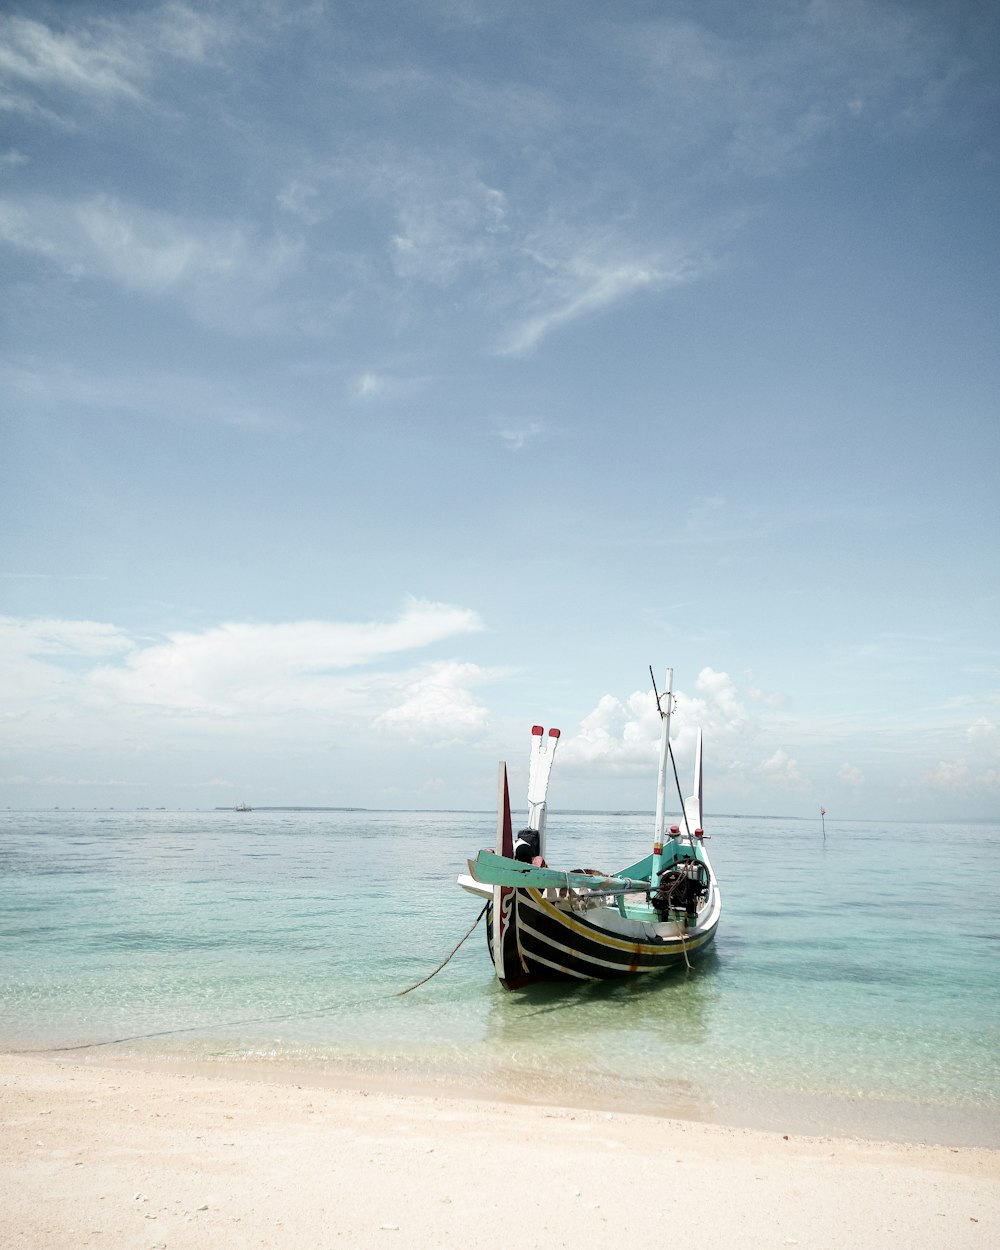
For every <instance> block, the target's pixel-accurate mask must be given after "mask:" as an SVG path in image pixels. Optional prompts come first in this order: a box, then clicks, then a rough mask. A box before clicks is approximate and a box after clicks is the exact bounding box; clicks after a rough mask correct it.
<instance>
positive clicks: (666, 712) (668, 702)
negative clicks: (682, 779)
mask: <svg viewBox="0 0 1000 1250" xmlns="http://www.w3.org/2000/svg"><path fill="white" fill-rule="evenodd" d="M649 675H650V677H651V678H652V681H653V695H654V696H655V698H656V706H657V709H658V710H659V713H660V768H659V771H658V773H657V775H656V821H655V824H654V826H653V863H652V867H651V868H650V872H649V888H650V891H653V890H655V889H656V888H657V885H658V884H659V880H660V865H661V864H662V862H663V834H664V829H665V826H666V822H667V756H668V755H669V754H670V712H671V710H672V707H673V687H674V670H673V669H672V668H668V669H667V683H666V685H667V688H666V690H665V691H664V693H663V694H662V695H660V694H657V691H656V678H655V677H653V668H652V665H650V669H649Z"/></svg>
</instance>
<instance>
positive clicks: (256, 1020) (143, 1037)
mask: <svg viewBox="0 0 1000 1250" xmlns="http://www.w3.org/2000/svg"><path fill="white" fill-rule="evenodd" d="M488 906H489V904H488V903H487V904H484V905H483V910H482V911H481V912H480V913H479V915H478V916H477V917H476V918H475V920H474V921H473V922H472V924H471V925H470V926H469V928H468V929H467V930H466V932H465V934H464V935H463V936H462V938H461V939H460V940H459V941H458V942H457V943H456V944H455V945H454V946H453V947H452V949H451V950H450V951H449V952H448V954H447V956H446V957H445V959H443V960H442V962H441V963H439V964H438V966H437V967H436V968H435V969H434V971H433V972H429V973H428V974H427V976H425V977H421V978H420V980H419V981H414V983H413V984H412V985H408V986H407V987H406V989H405V990H394V991H393V993H391V994H375V995H373V996H372V997H370V998H358V999H355V1000H354V1001H353V1002H349V1003H345V1002H344V1000H343V999H337V1001H336V1002H331V1003H325V1004H324V1005H323V1006H321V1007H313V1008H311V1009H310V1010H309V1011H287V1012H283V1013H282V1014H281V1015H276V1016H250V1017H249V1018H247V1019H245V1020H222V1021H215V1022H214V1023H210V1024H190V1025H185V1026H184V1027H183V1028H179V1029H158V1030H156V1031H155V1032H153V1033H133V1034H132V1035H131V1036H129V1037H109V1038H105V1039H104V1040H103V1041H100V1042H78V1043H77V1044H76V1045H73V1046H36V1047H30V1048H27V1049H23V1050H10V1051H8V1052H7V1053H8V1054H10V1055H55V1054H63V1053H65V1052H67V1051H73V1050H96V1049H97V1048H98V1047H100V1046H118V1045H121V1044H122V1043H124V1042H144V1041H148V1040H149V1039H150V1038H153V1037H175V1036H176V1035H177V1034H178V1033H203V1032H204V1031H205V1030H206V1029H233V1028H237V1027H238V1026H240V1025H244V1024H278V1023H280V1022H281V1021H283V1020H308V1019H309V1018H310V1017H315V1016H324V1015H326V1014H327V1013H328V1012H331V1011H340V1010H343V1009H344V1008H346V1007H361V1006H363V1005H364V1004H365V1003H374V1002H378V1001H379V1000H380V999H386V998H402V997H403V995H404V994H409V993H410V991H411V990H415V989H417V988H418V987H419V986H421V985H425V984H426V983H427V982H428V981H429V980H430V979H431V977H436V976H437V974H438V973H439V972H440V971H441V969H442V968H444V967H445V966H446V965H447V964H449V963H450V962H451V960H452V959H453V957H454V956H455V955H456V954H457V953H458V950H459V947H461V946H462V944H463V943H464V942H467V941H468V940H469V938H470V937H471V936H472V934H473V932H474V931H475V928H476V925H478V924H479V922H480V920H482V918H483V916H485V915H486V908H487V907H488Z"/></svg>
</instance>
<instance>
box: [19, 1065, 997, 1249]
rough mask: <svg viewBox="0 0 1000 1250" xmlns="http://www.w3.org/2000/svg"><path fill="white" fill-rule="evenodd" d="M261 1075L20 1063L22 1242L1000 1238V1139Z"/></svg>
mask: <svg viewBox="0 0 1000 1250" xmlns="http://www.w3.org/2000/svg"><path fill="white" fill-rule="evenodd" d="M291 1075H292V1074H291V1073H287V1072H286V1073H285V1074H284V1076H285V1077H290V1076H291ZM253 1076H254V1078H256V1079H248V1077H247V1074H246V1073H243V1074H240V1073H236V1072H233V1071H229V1072H227V1073H225V1074H223V1073H221V1072H198V1073H195V1072H181V1071H169V1072H164V1071H154V1070H150V1069H148V1068H145V1067H141V1066H124V1065H119V1064H117V1063H106V1062H103V1061H102V1062H101V1063H82V1062H80V1061H79V1060H78V1059H69V1058H65V1057H58V1058H57V1057H53V1056H24V1055H2V1056H0V1102H2V1107H3V1114H2V1116H0V1209H2V1210H3V1212H4V1215H3V1217H2V1224H3V1226H4V1229H5V1240H6V1242H7V1244H11V1245H23V1246H31V1247H32V1250H56V1248H57V1247H58V1248H60V1250H61V1248H62V1247H64V1246H69V1245H73V1246H105V1245H121V1246H137V1247H150V1248H153V1247H169V1250H202V1248H203V1247H208V1246H212V1247H216V1248H218V1247H223V1248H229V1247H233V1248H234V1250H235V1248H236V1247H242V1246H248V1247H249V1246H251V1245H253V1246H261V1245H263V1246H271V1247H285V1246H287V1247H297V1246H303V1245H316V1246H327V1245H337V1244H340V1245H344V1246H350V1247H358V1248H362V1250H363V1248H366V1247H368V1246H376V1245H378V1246H383V1245H385V1244H386V1242H387V1239H388V1242H389V1244H392V1237H393V1236H405V1237H406V1241H407V1245H408V1246H410V1247H412V1246H416V1247H423V1246H427V1247H430V1246H434V1247H437V1246H440V1245H441V1244H448V1243H453V1244H456V1245H461V1246H462V1247H463V1250H465V1248H466V1247H469V1248H475V1247H494V1246H497V1245H498V1244H499V1243H500V1242H501V1241H503V1242H505V1243H507V1242H509V1243H510V1244H513V1245H517V1246H519V1247H520V1246H524V1247H531V1246H536V1245H537V1246H542V1245H545V1246H548V1245H551V1244H552V1243H553V1241H556V1242H562V1241H564V1240H568V1239H569V1237H570V1236H572V1238H573V1240H574V1242H575V1243H576V1244H579V1245H582V1246H584V1247H586V1246H589V1245H591V1244H594V1245H597V1244H599V1243H600V1244H602V1245H603V1244H605V1243H606V1240H607V1238H608V1236H615V1237H618V1236H630V1237H631V1236H634V1237H636V1238H639V1237H643V1238H648V1237H649V1235H650V1228H651V1227H657V1226H659V1225H660V1222H661V1221H664V1223H663V1227H664V1229H667V1228H673V1229H674V1230H675V1231H678V1230H681V1229H684V1228H686V1229H687V1231H688V1233H689V1234H690V1235H692V1236H693V1235H697V1236H698V1237H699V1238H702V1239H707V1240H708V1242H709V1243H710V1244H714V1245H716V1246H718V1247H719V1248H720V1250H726V1248H728V1247H733V1248H734V1250H735V1247H736V1246H738V1245H739V1246H743V1245H746V1244H761V1245H776V1246H781V1245H789V1246H792V1245H802V1246H809V1247H811V1248H812V1250H827V1248H828V1247H829V1250H834V1248H837V1250H842V1247H843V1246H844V1245H850V1246H852V1247H854V1248H855V1250H866V1248H869V1247H870V1248H872V1250H874V1248H876V1247H878V1248H881V1247H884V1246H890V1245H891V1246H895V1245H899V1246H901V1247H903V1246H905V1247H907V1248H908V1250H923V1247H927V1250H930V1248H931V1247H935V1248H937V1247H940V1246H941V1245H948V1246H949V1250H966V1247H969V1248H970V1250H971V1248H972V1247H977V1248H978V1247H982V1248H985V1247H987V1246H989V1245H991V1244H994V1243H995V1241H996V1240H997V1236H998V1234H1000V1152H998V1151H997V1150H995V1149H985V1148H969V1147H955V1146H943V1147H942V1146H926V1145H916V1144H912V1143H910V1144H899V1143H887V1142H879V1141H866V1140H861V1139H858V1138H841V1137H836V1136H831V1135H823V1134H821V1135H798V1134H794V1133H787V1134H782V1133H776V1132H765V1131H760V1130H753V1129H748V1128H740V1127H727V1126H724V1125H720V1124H712V1123H704V1122H697V1121H694V1120H680V1119H676V1120H672V1119H667V1118H664V1117H661V1116H658V1115H648V1114H636V1113H634V1112H618V1111H602V1110H597V1109H584V1108H579V1107H576V1108H574V1107H566V1106H560V1105H545V1104H540V1103H539V1104H535V1103H532V1104H525V1103H517V1102H508V1101H499V1100H496V1099H490V1098H482V1097H479V1096H475V1095H473V1096H467V1097H461V1098H459V1097H454V1096H450V1095H444V1094H438V1093H432V1092H415V1091H413V1090H412V1089H411V1091H410V1092H402V1091H401V1090H399V1089H397V1090H387V1089H379V1088H375V1087H372V1088H345V1087H343V1086H336V1087H334V1086H330V1085H327V1084H323V1085H317V1084H314V1083H307V1084H300V1083H298V1082H296V1081H294V1080H291V1079H282V1080H280V1081H275V1080H266V1079H265V1080H262V1079H259V1077H258V1075H257V1073H256V1072H255V1073H254V1074H253Z"/></svg>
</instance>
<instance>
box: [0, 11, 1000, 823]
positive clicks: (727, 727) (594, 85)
mask: <svg viewBox="0 0 1000 1250" xmlns="http://www.w3.org/2000/svg"><path fill="white" fill-rule="evenodd" d="M998 63H1000V10H998V8H997V6H995V5H993V4H991V3H986V2H985V0H984V2H982V3H976V2H970V0H906V2H905V3H904V2H899V3H893V2H891V0H809V2H807V0H762V2H760V3H753V4H746V5H742V4H741V5H736V4H732V3H729V2H727V3H721V2H719V0H697V2H695V0H688V2H684V0H655V2H654V0H618V3H616V4H614V5H606V4H597V3H591V2H588V0H551V2H546V0H523V2H522V0H506V2H504V3H501V4H497V3H495V2H494V3H487V2H486V0H420V2H419V3H414V2H413V0H410V2H408V3H402V2H398V0H365V2H361V0H301V2H300V0H207V2H204V0H203V2H199V3H198V4H190V5H189V4H186V3H183V2H181V0H177V2H168V3H158V2H154V3H148V2H144V0H137V2H135V3H130V4H127V5H125V4H120V3H108V2H104V3H101V2H100V0H97V2H92V3H88V2H87V0H72V2H69V0H63V2H62V3H46V0H31V3H7V2H4V3H2V4H0V266H2V270H0V272H2V284H0V724H2V727H3V728H2V735H3V737H2V742H0V807H10V808H14V809H18V808H36V807H54V806H59V807H61V808H69V807H79V808H86V809H90V808H93V807H115V808H117V809H120V808H134V807H144V806H149V807H158V806H166V807H171V808H174V807H179V808H211V807H216V806H232V805H234V804H235V803H238V802H248V803H251V804H253V805H255V806H272V805H284V804H291V805H316V806H323V805H332V806H361V807H392V808H459V809H473V810H486V811H488V810H489V809H490V807H491V806H492V805H493V804H494V803H495V792H496V762H497V760H498V759H501V758H503V759H506V760H507V762H508V766H509V768H510V772H511V784H512V794H513V798H514V803H515V809H517V807H518V805H519V804H522V805H523V802H522V800H523V787H524V784H525V778H526V772H527V759H528V748H529V743H530V727H531V725H532V724H533V723H540V724H543V725H544V726H546V727H549V726H557V727H559V728H560V729H561V730H562V735H563V736H562V740H561V746H560V748H559V755H558V756H557V758H556V762H555V767H554V769H553V774H552V783H551V789H550V805H551V809H552V810H553V812H554V811H556V810H557V809H567V810H569V809H602V810H618V809H630V810H632V809H642V810H646V809H648V810H652V807H653V805H654V802H655V787H656V754H657V740H658V735H659V718H658V714H657V711H656V707H655V702H654V697H653V694H652V683H651V680H650V673H649V669H650V666H652V667H653V669H654V671H655V673H656V680H657V683H658V684H660V685H662V682H663V680H664V674H665V670H666V669H667V668H668V667H669V668H673V669H674V671H675V678H674V688H675V691H676V693H677V701H676V703H677V707H676V715H675V718H674V748H675V752H676V756H677V763H678V767H679V769H680V772H681V776H682V778H683V779H685V780H686V779H687V777H688V775H689V772H690V768H691V761H692V755H693V743H694V735H695V732H696V730H697V728H698V726H699V725H700V726H702V727H703V730H704V735H705V748H704V752H705V804H706V811H707V813H708V815H709V818H710V816H711V814H712V813H715V814H723V813H727V814H729V813H747V814H749V813H753V814H766V815H776V816H789V817H792V816H800V817H803V818H808V819H810V820H814V821H815V820H818V813H819V808H820V806H823V807H825V808H826V809H827V813H828V814H827V822H828V827H829V826H830V824H831V823H832V822H834V821H835V820H837V819H843V820H863V819H878V820H913V819H926V820H949V819H961V820H965V819H991V818H996V817H997V816H998V814H1000V728H998V724H1000V630H998V619H1000V612H998V606H1000V594H998V590H1000V588H998V567H1000V560H998V537H1000V534H998V529H1000V526H998V520H1000V515H998V513H1000V509H998V503H997V499H998V493H1000V492H998V490H997V480H998V467H1000V457H998V442H1000V438H998V433H1000V420H998V403H997V399H998V392H1000V387H998V381H1000V378H998V374H1000V365H998V361H1000V352H998V347H1000V341H998V340H1000V335H998V321H1000V290H998V286H1000V284H998V274H1000V266H998V260H1000V256H998V252H1000V247H998V227H997V221H998V198H1000V197H998V189H1000V176H998V155H1000V152H998V147H1000V116H998V113H1000V110H998V84H1000V75H998V68H1000V65H998Z"/></svg>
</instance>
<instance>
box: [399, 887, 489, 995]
mask: <svg viewBox="0 0 1000 1250" xmlns="http://www.w3.org/2000/svg"><path fill="white" fill-rule="evenodd" d="M487 907H489V903H484V904H483V910H482V911H481V912H480V913H479V915H478V916H477V917H476V918H475V920H473V922H472V924H471V925H470V926H469V928H468V929H467V930H466V933H465V936H464V937H463V938H462V939H461V941H460V942H458V944H457V945H456V946H454V947H453V948H452V950H451V952H450V953H449V955H448V958H447V959H445V960H444V963H440V964H438V966H437V967H436V968H435V969H434V971H433V972H428V974H427V976H425V977H422V978H421V979H420V980H419V981H414V983H413V984H412V985H408V986H407V987H406V989H405V990H399V991H397V993H396V994H394V995H393V997H394V998H402V997H403V995H404V994H409V992H410V990H415V989H417V988H418V986H421V985H426V983H427V982H428V981H429V980H430V979H431V977H436V976H437V974H438V973H439V972H440V971H441V969H442V968H443V967H444V966H445V964H447V963H449V962H450V960H451V957H452V955H454V954H455V953H456V951H457V950H458V948H459V946H461V945H462V942H465V941H468V939H469V938H470V937H472V933H473V930H474V929H475V927H476V925H477V924H479V922H480V920H482V918H483V917H484V916H485V915H486V908H487Z"/></svg>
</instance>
